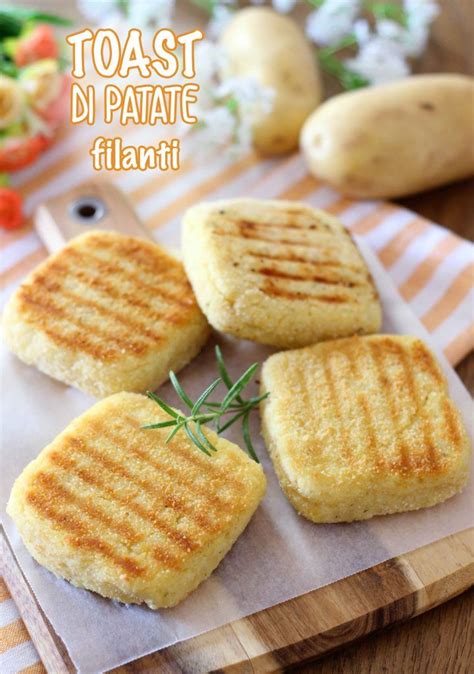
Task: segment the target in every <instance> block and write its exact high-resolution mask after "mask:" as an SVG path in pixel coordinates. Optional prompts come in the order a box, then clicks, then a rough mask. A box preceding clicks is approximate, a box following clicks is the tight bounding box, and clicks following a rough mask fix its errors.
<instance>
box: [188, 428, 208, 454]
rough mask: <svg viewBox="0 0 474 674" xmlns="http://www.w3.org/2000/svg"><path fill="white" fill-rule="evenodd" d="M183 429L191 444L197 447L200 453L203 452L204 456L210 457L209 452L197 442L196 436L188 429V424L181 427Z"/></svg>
mask: <svg viewBox="0 0 474 674" xmlns="http://www.w3.org/2000/svg"><path fill="white" fill-rule="evenodd" d="M183 428H184V430H185V432H186V435H187V436H188V438H189V439H190V440H191V442H193V443H194V444H195V445H196V447H198V448H199V449H200V450H201V452H204V454H207V456H211V453H210V452H209V450H207V449H206V448H205V447H204V445H203V444H202V442H201V441H200V440H199V438H198V437H197V435H196V434H195V433H194V432H193V431H192V429H191V428H190V427H189V424H188V423H187V422H186V423H185V424H184V425H183Z"/></svg>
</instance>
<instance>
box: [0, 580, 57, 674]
mask: <svg viewBox="0 0 474 674" xmlns="http://www.w3.org/2000/svg"><path fill="white" fill-rule="evenodd" d="M0 672H2V674H46V670H45V668H44V667H43V664H42V663H41V660H40V658H39V655H38V653H37V651H36V649H35V647H34V646H33V644H32V642H31V639H30V635H29V634H28V632H27V630H26V627H25V625H24V624H23V621H22V620H21V618H20V614H19V613H18V609H17V607H16V606H15V603H14V601H13V599H12V598H11V596H10V593H9V591H8V588H7V586H6V585H5V583H4V581H3V580H2V579H1V578H0Z"/></svg>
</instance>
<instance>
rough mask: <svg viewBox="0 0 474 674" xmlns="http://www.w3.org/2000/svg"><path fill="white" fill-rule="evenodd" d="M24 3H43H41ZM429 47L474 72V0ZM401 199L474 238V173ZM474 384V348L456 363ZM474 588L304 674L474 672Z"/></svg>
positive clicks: (436, 32)
mask: <svg viewBox="0 0 474 674" xmlns="http://www.w3.org/2000/svg"><path fill="white" fill-rule="evenodd" d="M19 4H22V5H26V6H30V7H32V6H33V7H38V6H39V4H40V3H39V2H38V1H33V0H26V1H25V0H20V2H19ZM439 4H440V6H441V9H442V12H441V15H440V16H439V17H438V19H437V20H436V22H435V24H434V27H433V32H432V38H431V42H430V46H429V48H428V50H427V52H426V53H425V54H424V56H423V58H422V59H421V61H420V62H419V63H418V64H417V65H416V71H417V72H459V73H469V74H470V75H473V74H474V49H473V46H472V45H473V41H474V2H473V0H441V1H440V2H439ZM41 7H42V9H43V10H45V11H46V10H50V11H56V12H57V13H62V14H63V15H68V16H71V17H73V16H75V15H76V10H75V7H74V3H72V2H70V1H69V0H43V2H42V3H41ZM400 203H401V204H403V205H404V206H406V207H407V208H410V209H412V210H413V211H415V212H417V213H420V214H421V215H423V216H426V217H427V218H430V219H431V220H433V221H435V222H438V223H439V224H441V225H444V226H445V227H448V228H450V229H451V230H452V231H454V232H456V233H458V234H459V235H460V236H463V237H465V238H468V239H470V240H472V239H473V237H474V180H469V181H465V182H462V183H457V184H454V185H450V186H447V187H444V188H441V189H438V190H434V191H432V192H428V193H424V194H421V195H416V196H413V197H409V198H406V199H403V200H400ZM456 370H457V372H458V374H459V375H460V377H461V379H462V380H463V381H464V383H465V385H466V387H467V388H468V389H469V391H470V392H471V393H473V391H474V353H471V354H470V355H468V356H467V357H466V358H464V360H463V361H462V362H461V363H460V364H459V365H458V367H457V368H456ZM473 615H474V591H472V592H470V593H466V594H464V595H461V596H460V597H457V598H456V599H453V600H452V601H450V602H449V603H448V604H443V605H442V606H440V607H438V608H436V609H433V610H432V611H430V612H428V613H426V614H424V615H422V616H419V617H418V618H414V619H412V620H410V621H409V622H408V623H406V624H403V625H399V626H396V627H392V628H390V629H388V630H387V631H385V632H383V633H378V634H375V635H372V636H371V637H368V638H365V639H363V640H362V641H360V642H358V643H357V644H355V645H353V646H351V647H349V648H345V649H343V650H342V651H340V652H338V653H336V654H333V655H330V656H326V657H325V658H323V659H321V660H319V661H318V662H315V663H311V664H305V665H304V666H301V667H299V668H297V671H298V672H300V673H301V674H309V673H310V672H313V673H314V674H469V673H470V672H472V671H473V666H472V662H473V644H472V633H473Z"/></svg>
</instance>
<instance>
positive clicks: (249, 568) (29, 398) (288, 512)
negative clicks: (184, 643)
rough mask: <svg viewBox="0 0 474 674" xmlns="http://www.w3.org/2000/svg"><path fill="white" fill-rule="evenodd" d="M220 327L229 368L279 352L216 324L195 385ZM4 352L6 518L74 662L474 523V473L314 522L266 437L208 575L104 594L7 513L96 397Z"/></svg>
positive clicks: (395, 315) (155, 640)
mask: <svg viewBox="0 0 474 674" xmlns="http://www.w3.org/2000/svg"><path fill="white" fill-rule="evenodd" d="M174 236H176V233H174ZM167 238H168V237H167ZM171 238H172V237H169V238H168V240H169V239H171ZM173 238H174V237H173ZM173 243H174V242H173ZM358 243H359V245H360V248H361V250H362V252H363V254H364V256H365V258H366V260H367V262H368V264H369V267H370V269H371V271H372V274H373V275H374V278H375V281H376V284H377V286H378V289H379V292H380V295H381V298H382V303H383V308H384V326H383V331H384V332H395V333H405V334H414V335H418V336H419V337H421V338H422V339H424V340H426V341H427V342H428V343H430V339H429V336H428V334H427V332H426V330H425V329H424V328H423V327H422V326H421V324H420V323H419V321H418V320H417V319H416V318H415V317H414V315H413V314H412V313H411V311H410V309H409V308H408V307H407V305H406V304H405V303H404V302H403V301H402V300H401V298H400V296H399V295H398V293H397V291H396V290H395V288H394V286H393V284H392V282H391V280H390V279H389V277H388V276H387V274H386V273H385V271H384V270H383V268H382V267H381V265H380V263H379V262H378V261H377V259H376V258H375V255H374V254H373V253H371V251H370V250H368V249H367V248H366V246H363V245H362V243H361V242H360V241H359V242H358ZM216 339H217V340H218V341H219V342H220V343H221V345H222V348H223V351H224V354H225V358H226V361H227V362H228V363H229V364H230V369H231V371H232V372H233V374H240V373H241V372H242V371H243V370H244V368H245V367H247V366H248V365H249V364H250V363H251V362H253V361H255V360H259V361H261V360H263V359H264V358H265V357H266V356H267V355H268V354H269V353H271V350H270V349H267V348H265V347H262V346H258V345H256V344H252V343H250V342H243V341H236V340H233V339H230V338H225V337H223V336H221V335H219V336H217V335H214V337H213V338H212V339H211V340H210V342H209V344H208V346H207V348H206V349H205V350H204V352H203V353H202V354H201V355H200V356H199V357H198V358H196V359H195V360H194V361H193V363H191V365H190V366H188V367H187V368H186V370H184V371H183V372H182V374H181V375H180V378H182V381H183V383H184V384H185V387H186V388H187V389H188V390H189V391H190V392H191V393H192V394H193V395H196V394H197V393H198V392H200V391H201V390H203V388H204V386H205V385H207V384H208V383H209V382H210V381H211V380H212V379H213V378H214V377H215V375H216V372H215V361H214V355H213V346H214V344H215V342H216ZM431 347H432V348H433V345H432V344H431ZM437 355H438V357H439V360H440V362H441V366H442V368H443V370H444V372H445V375H446V376H447V378H448V382H449V387H450V391H451V395H452V396H453V398H454V400H455V401H456V403H457V405H458V406H459V408H460V409H461V411H462V414H463V416H464V418H465V421H466V424H467V426H468V430H469V432H470V434H471V441H472V431H473V429H472V423H471V419H472V409H471V400H470V397H469V395H468V393H467V391H466V390H465V388H464V387H463V385H462V383H461V382H460V380H459V379H458V377H457V375H456V373H455V372H454V371H453V369H452V368H451V366H450V365H449V364H448V362H447V361H446V359H445V358H444V357H443V356H442V355H441V354H439V353H438V354H437ZM0 361H1V369H2V389H3V395H2V453H1V466H2V473H1V482H0V487H1V506H2V520H3V522H4V526H5V530H6V532H7V535H8V537H9V539H10V542H11V544H12V546H13V549H14V552H15V554H16V556H17V559H18V561H19V563H20V565H21V567H22V569H23V571H24V573H25V575H26V577H27V579H28V581H29V583H30V585H31V587H32V589H33V591H34V593H35V594H36V597H37V599H38V601H39V603H40V605H41V606H42V608H43V610H44V611H45V613H46V615H47V617H48V619H49V620H50V621H51V623H52V625H53V627H54V629H55V630H56V632H57V633H58V635H59V636H60V637H61V639H62V640H63V641H64V643H65V645H66V647H67V649H68V651H69V654H70V656H71V658H72V660H73V662H74V664H75V665H76V666H77V668H78V670H79V671H80V672H82V673H84V674H90V673H96V672H101V671H103V670H107V669H111V668H113V667H115V666H118V665H120V664H122V663H124V662H127V661H130V660H134V659H136V658H138V657H140V656H142V655H145V654H147V653H150V652H152V651H155V650H157V649H160V648H163V647H165V646H168V645H170V644H173V643H176V642H177V641H180V640H184V639H188V638H190V637H194V636H196V635H198V634H200V633H202V632H205V631H207V630H210V629H213V628H215V627H218V626H220V625H223V624H225V623H227V622H229V621H231V620H236V619H238V618H241V617H243V616H245V615H249V614H251V613H254V612H256V611H260V610H262V609H264V608H266V607H269V606H272V605H274V604H277V603H279V602H282V601H285V600H287V599H290V598H291V597H295V596H297V595H300V594H303V593H305V592H308V591H310V590H314V589H316V588H318V587H321V586H323V585H326V584H328V583H333V582H334V581H337V580H339V579H341V578H344V577H345V576H348V575H350V574H354V573H357V572H358V571H361V570H363V569H366V568H368V567H371V566H373V565H375V564H379V563H380V562H382V561H384V560H386V559H389V558H391V557H394V556H396V555H399V554H402V553H404V552H407V551H409V550H412V549H415V548H417V547H420V546H422V545H426V544H427V543H430V542H432V541H434V540H437V539H439V538H443V537H445V536H448V535H449V534H453V533H455V532H458V531H461V530H463V529H465V528H467V527H469V526H472V524H473V523H474V522H473V515H472V505H473V499H472V496H473V487H472V484H473V482H472V474H471V480H470V482H469V485H468V487H467V488H466V489H465V490H464V492H463V493H462V494H461V495H458V496H455V497H454V498H452V499H450V500H449V501H447V502H445V503H443V504H441V505H439V506H436V507H434V508H430V509H426V510H422V511H419V512H414V513H405V514H401V515H391V516H388V517H379V518H375V519H373V520H370V521H368V522H363V523H353V524H336V525H317V524H312V523H310V522H308V521H306V520H305V519H303V518H302V517H299V516H298V515H297V514H296V513H295V511H294V510H293V508H292V507H291V506H290V505H289V504H288V502H287V500H286V499H285V497H284V496H283V493H282V492H281V491H280V488H279V486H278V482H277V480H276V477H275V474H274V471H273V468H272V465H271V462H270V460H269V458H268V455H267V452H266V450H265V448H264V445H263V442H262V441H261V440H259V441H258V442H256V448H257V452H258V455H259V456H260V458H261V460H262V463H263V466H264V469H265V472H266V475H267V478H268V491H267V495H266V497H265V499H264V501H263V503H262V505H261V506H260V508H259V509H258V511H257V513H256V514H255V516H254V518H253V519H252V521H251V523H250V525H249V526H248V528H247V529H246V531H245V532H244V534H243V535H242V536H241V537H240V539H239V540H238V541H237V543H236V544H235V546H234V548H233V549H232V550H231V552H230V553H229V554H228V555H227V557H226V558H225V559H224V560H223V562H222V563H221V565H220V566H219V568H218V569H217V571H216V572H215V573H214V574H213V575H212V576H211V578H210V579H209V580H207V581H206V582H205V583H203V584H202V585H201V586H200V588H198V590H196V591H195V592H194V593H193V594H192V595H191V596H190V597H189V598H188V599H186V600H185V601H184V602H183V603H182V604H181V605H180V606H178V607H176V608H174V609H168V610H162V611H151V610H149V609H147V608H142V607H137V606H133V607H127V606H123V605H121V604H119V603H117V602H113V601H109V600H106V599H102V598H101V597H99V596H97V595H95V594H93V593H91V592H87V591H85V590H79V589H76V588H74V587H72V586H71V585H70V584H68V583H67V582H65V581H63V580H59V579H57V578H55V577H54V576H53V575H52V574H50V573H49V572H47V571H46V570H45V569H43V568H42V567H41V566H39V565H38V564H36V562H34V561H33V560H32V559H31V557H30V556H29V554H28V553H27V552H26V550H25V548H24V547H23V545H22V543H21V540H20V538H19V536H18V534H17V532H16V530H15V527H14V525H13V523H12V521H11V520H10V519H9V517H8V516H6V515H5V504H6V500H7V498H8V494H9V492H10V488H11V485H12V483H13V481H14V479H15V478H16V476H17V475H18V474H19V473H20V471H21V470H22V469H23V467H24V466H25V465H26V464H27V463H28V462H29V461H30V460H31V459H33V458H34V457H35V456H36V455H37V454H38V453H39V451H40V450H41V449H42V448H43V447H44V446H45V445H46V444H47V443H48V442H50V441H51V440H52V439H53V438H54V437H55V436H56V435H57V434H58V433H59V432H60V431H62V430H63V428H64V427H65V426H66V425H67V424H68V423H69V422H70V421H71V420H72V419H73V418H74V417H76V416H77V415H79V414H81V413H82V412H83V411H84V410H86V409H87V408H88V407H89V406H90V405H92V404H93V403H94V400H93V399H92V398H89V397H87V396H86V395H84V394H82V393H80V392H78V391H75V390H73V389H72V388H68V387H65V386H63V385H62V384H60V383H57V382H55V381H53V380H52V379H50V378H48V377H46V376H44V375H42V374H40V373H39V372H37V371H36V370H35V369H34V368H32V367H27V366H26V365H23V364H22V363H20V361H18V360H17V359H16V358H15V357H14V356H12V355H11V354H10V353H8V351H7V350H6V349H5V347H4V346H3V345H2V346H1V350H0ZM160 394H161V395H162V397H164V398H165V399H167V400H168V401H169V402H171V403H172V404H175V405H178V401H177V400H176V398H175V397H174V396H173V395H172V389H171V387H170V386H169V385H166V386H164V387H162V388H161V389H160ZM253 424H254V428H253V435H254V437H257V433H258V426H259V422H258V415H255V418H254V420H253ZM230 430H233V429H230ZM235 433H236V435H234V434H233V433H229V434H228V436H227V437H229V438H230V439H233V440H238V439H239V436H238V430H236V431H235ZM196 451H197V450H196Z"/></svg>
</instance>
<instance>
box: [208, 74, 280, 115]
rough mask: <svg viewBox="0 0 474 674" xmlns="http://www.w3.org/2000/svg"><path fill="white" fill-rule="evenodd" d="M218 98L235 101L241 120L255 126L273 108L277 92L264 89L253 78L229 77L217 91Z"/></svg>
mask: <svg viewBox="0 0 474 674" xmlns="http://www.w3.org/2000/svg"><path fill="white" fill-rule="evenodd" d="M215 95H216V97H217V98H221V99H224V100H230V99H232V100H233V101H235V104H236V107H237V110H236V113H237V114H238V116H239V118H240V120H241V121H242V122H244V123H246V124H255V123H256V122H258V121H260V119H261V118H262V117H264V116H265V115H268V114H269V113H270V111H271V109H272V107H273V100H274V97H275V92H274V91H273V89H269V88H268V87H262V86H261V85H260V84H259V83H258V82H257V80H255V79H254V78H253V77H229V78H227V79H225V80H224V81H223V82H221V83H220V84H219V86H218V87H217V88H216V90H215Z"/></svg>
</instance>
